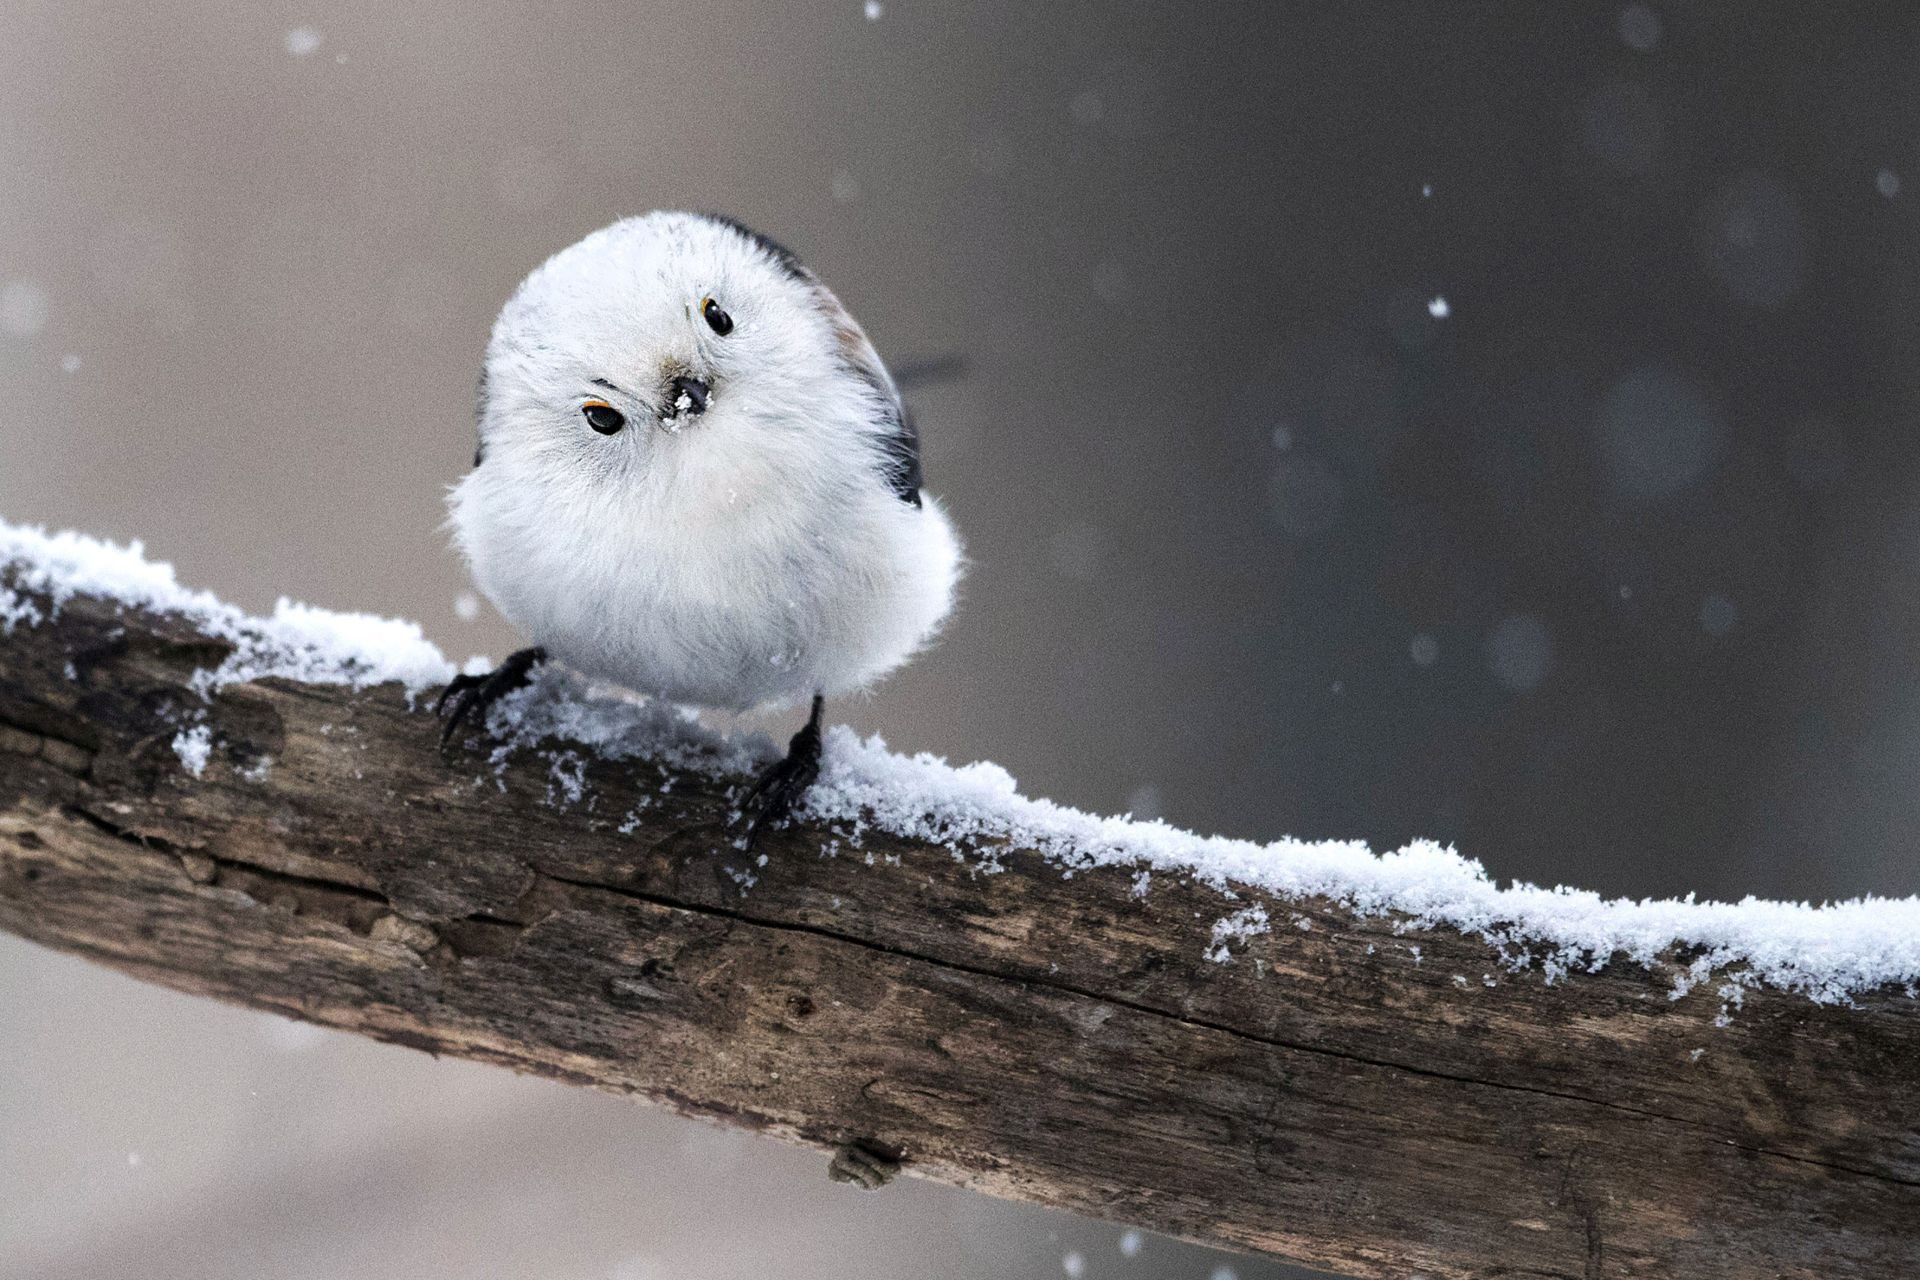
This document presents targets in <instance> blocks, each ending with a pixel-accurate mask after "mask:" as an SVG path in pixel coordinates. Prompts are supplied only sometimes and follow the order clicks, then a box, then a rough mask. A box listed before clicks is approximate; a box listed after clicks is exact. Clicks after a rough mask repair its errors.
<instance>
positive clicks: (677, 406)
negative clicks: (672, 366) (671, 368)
mask: <svg viewBox="0 0 1920 1280" xmlns="http://www.w3.org/2000/svg"><path fill="white" fill-rule="evenodd" d="M670 387H671V390H672V391H673V401H672V405H673V412H674V414H675V415H676V416H677V415H679V414H682V413H685V414H691V415H698V414H702V413H705V412H706V411H707V397H708V396H709V395H711V394H712V390H713V389H712V388H711V387H709V386H708V385H707V384H706V383H705V382H703V381H702V380H701V379H699V378H693V377H689V376H687V375H686V374H681V375H680V376H679V377H677V378H675V379H674V380H673V382H672V383H671V384H670Z"/></svg>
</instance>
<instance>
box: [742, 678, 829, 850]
mask: <svg viewBox="0 0 1920 1280" xmlns="http://www.w3.org/2000/svg"><path fill="white" fill-rule="evenodd" d="M825 706H826V701H825V699H823V698H821V697H820V695H819V694H815V695H814V697H813V714H811V715H809V716H808V717H807V723H806V724H805V725H803V726H801V729H800V732H798V733H796V734H794V735H793V739H792V741H790V742H788V743H787V754H786V755H785V756H783V757H782V758H780V759H778V760H776V761H774V762H773V763H772V764H771V765H768V766H767V770H766V772H764V773H762V774H761V775H760V780H759V781H758V782H756V783H754V784H753V790H751V791H749V792H747V798H746V801H745V802H744V803H743V804H742V805H741V806H740V807H741V809H742V810H746V809H752V808H755V807H757V808H758V810H759V811H758V812H757V813H755V814H754V815H753V825H752V826H751V827H749V828H747V848H749V849H751V848H753V846H754V844H755V842H757V841H758V840H759V839H760V833H761V832H762V831H764V830H766V829H767V828H768V827H770V826H772V825H773V824H774V823H776V822H779V821H780V820H781V819H783V818H785V817H786V816H787V814H789V813H791V812H792V811H793V806H794V803H795V802H796V801H797V800H799V799H800V797H801V796H803V795H805V794H806V793H807V788H808V787H810V786H812V785H813V780H814V779H815V778H817V777H819V776H820V714H821V712H822V710H824V708H825Z"/></svg>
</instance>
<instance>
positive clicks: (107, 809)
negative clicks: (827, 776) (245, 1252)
mask: <svg viewBox="0 0 1920 1280" xmlns="http://www.w3.org/2000/svg"><path fill="white" fill-rule="evenodd" d="M5 582H6V578H5V576H4V575H0V585H3V584H5ZM12 585H13V586H14V587H15V588H17V589H19V591H20V594H16V595H15V596H13V597H12V599H13V600H14V602H15V605H16V607H15V609H14V611H13V612H14V616H15V618H16V620H17V619H18V618H19V617H20V616H23V614H22V610H21V609H20V608H18V607H17V606H18V604H19V602H20V601H22V600H24V601H25V602H26V604H27V605H28V606H30V607H31V608H32V610H33V615H32V616H37V617H39V618H42V619H44V620H43V621H40V622H39V623H38V625H29V624H27V623H22V624H21V625H18V626H16V627H15V628H14V629H13V631H12V633H11V635H10V636H9V637H8V638H7V639H6V640H5V641H4V642H0V928H5V929H8V930H10V931H13V932H15V933H18V934H21V935H23V936H25V937H28V938H31V939H34V940H36V941H39V942H41V943H44V944H46V945H49V946H54V947H59V948H62V949H64V950H68V951H73V952H77V953H79V954H82V955H86V956H89V957H91V958H94V959H96V960H99V961H101V962H103V963H106V964H109V965H112V966H114V967H116V968H118V969H121V970H124V971H126V972H128V973H131V974H134V975H135V976H138V977H141V978H145V979H148V980H151V981H156V982H160V983H164V984H166V985H168V986H171V987H175V988H178V989H181V990H185V991H189V992H196V993H201V994H206V995H212V996H216V997H219V998H222V999H226V1000H231V1001H236V1002H239V1003H243V1004H247V1005H251V1006H254V1007H257V1008H265V1009H272V1010H275V1011H278V1012H282V1013H286V1014H290V1015H292V1016H295V1017H300V1018H306V1019H310V1020H312V1021H315V1022H321V1023H325V1024H327V1025H330V1026H335V1027H341V1028H345V1029H348V1030H353V1031H358V1032H360V1033H362V1034H366V1035H370V1036H374V1037H377V1038H379V1039H383V1040H388V1041H394V1042H398V1043H402V1044H408V1045H413V1046H416V1047H418V1048H421V1049H425V1050H427V1051H429V1052H432V1053H449V1054H456V1055H459V1056H462V1057H469V1058H477V1059H481V1060H485V1061H490V1062H497V1063H501V1064H504V1065H507V1066H511V1067H513V1068H515V1069H517V1070H522V1071H531V1072H537V1073H540V1074H543V1075H549V1076H555V1077H559V1078H562V1079H566V1080H570V1081H574V1082H577V1083H581V1084H591V1085H595V1086H598V1087H601V1088H605V1089H611V1090H615V1091H619V1092H623V1093H631V1094H637V1095H641V1096H644V1097H646V1098H649V1099H652V1100H654V1101H657V1102H664V1103H667V1104H669V1105H671V1106H674V1107H677V1108H679V1109H680V1110H682V1111H686V1112H690V1113H695V1114H700V1115H704V1116H709V1117H716V1118H719V1119H721V1120H723V1121H725V1122H727V1123H730V1124H736V1125H742V1126H747V1127H751V1128H754V1129H759V1130H763V1131H766V1132H771V1133H774V1134H778V1135H780V1136H782V1137H785V1138H788V1139H790V1140H794V1141H798V1142H803V1143H809V1144H813V1145H815V1146H818V1147H821V1148H825V1149H835V1148H842V1147H844V1146H845V1145H846V1144H853V1145H854V1146H855V1147H856V1148H858V1149H859V1150H862V1151H865V1152H867V1153H868V1154H870V1155H871V1156H874V1157H877V1158H879V1159H880V1160H881V1161H882V1162H884V1161H887V1160H894V1161H898V1162H900V1163H901V1164H902V1165H903V1166H904V1168H905V1169H906V1170H907V1171H908V1172H911V1173H914V1174H918V1175H921V1176H925V1177H930V1178H934V1179H937V1180H940V1181H943V1182H948V1183H953V1184H956V1185H960V1186H966V1187H973V1188H977V1189H979V1190H982V1191H986V1192H989V1193H992V1194H996V1195H1002V1196H1010V1197H1014V1198H1018V1199H1023V1200H1031V1201H1036V1202H1039V1203H1042V1204H1048V1205H1054V1206H1059V1207H1063V1208H1068V1209H1073V1210H1078V1211H1080V1212H1084V1213H1089V1214H1094V1215H1097V1216H1100V1217H1103V1218H1110V1219H1115V1220H1119V1221H1125V1222H1130V1223H1138V1224H1141V1225H1145V1226H1149V1227H1153V1228H1156V1229H1159V1230H1162V1231H1167V1232H1171V1233H1173V1234H1176V1235H1180V1236H1185V1237H1188V1238H1192V1239H1196V1240H1202V1241H1206V1242H1210V1243H1215V1244H1223V1245H1228V1246H1233V1247H1239V1248H1244V1249H1249V1250H1255V1251H1259V1252H1263V1253H1269V1254H1274V1255H1279V1256H1283V1257H1288V1258H1293V1259H1298V1260H1301V1261H1305V1262H1309V1263H1313V1264H1317V1265H1320V1266H1324V1267H1327V1268H1330V1269H1333V1270H1336V1271H1341V1272H1345V1273H1348V1274H1351V1275H1354V1276H1366V1277H1376V1276H1377V1277H1387V1276H1393V1277H1403V1276H1406V1275H1409V1274H1418V1275H1422V1276H1428V1277H1488V1276H1527V1277H1569V1278H1572V1277H1579V1278H1582V1280H1590V1278H1592V1277H1600V1276H1606V1277H1615V1276H1648V1277H1653V1276H1659V1277H1681V1276H1684V1277H1689V1278H1693V1280H1711V1278H1714V1277H1762V1276H1766V1277H1774V1276H1806V1277H1820V1278H1821V1280H1839V1278H1842V1277H1894V1276H1903V1277H1904V1276H1910V1275H1912V1274H1914V1273H1915V1271H1916V1268H1920V1071H1916V1069H1915V1066H1916V1063H1920V1002H1916V1000H1915V999H1914V998H1913V997H1912V996H1911V995H1909V994H1903V993H1902V992H1900V991H1896V990H1888V991H1881V992H1878V993H1873V994H1868V995H1864V996H1861V997H1860V998H1859V999H1858V1000H1857V1001H1856V1003H1855V1004H1854V1005H1853V1006H1852V1007H1845V1006H1837V1005H1822V1004H1816V1003H1813V1002H1811V1001H1809V1000H1807V999H1806V998H1804V997H1803V996H1800V995H1795V994H1791V993H1785V992H1779V991H1774V990H1770V989H1767V988H1765V987H1749V988H1747V989H1745V990H1744V991H1742V992H1741V993H1740V994H1739V995H1738V996H1737V997H1735V998H1736V1000H1738V1001H1739V1002H1740V1003H1739V1007H1738V1008H1737V1009H1734V1010H1731V1011H1728V1010H1726V1009H1725V1005H1726V1003H1727V998H1726V997H1725V996H1723V995H1722V994H1719V993H1718V992H1716V991H1715V990H1713V989H1712V987H1713V984H1711V983H1709V984H1705V985H1702V986H1697V987H1695V988H1694V989H1693V990H1691V991H1690V992H1689V993H1687V994H1685V995H1684V996H1683V997H1681V998H1678V999H1675V998H1672V996H1673V989H1674V988H1673V983H1672V981H1671V977H1672V975H1671V973H1670V972H1668V973H1662V972H1658V971H1649V970H1648V969H1647V968H1645V967H1643V966H1641V965H1638V964H1630V963H1627V962H1625V961H1619V962H1616V963H1613V964H1609V965H1607V966H1606V967H1605V968H1603V969H1601V970H1599V971H1597V972H1583V973H1579V974H1576V975H1574V976H1571V977H1565V978H1562V979H1561V980H1559V981H1557V982H1549V981H1548V980H1547V979H1546V977H1545V976H1544V975H1543V974H1542V973H1541V972H1539V970H1538V968H1537V967H1534V968H1527V967H1525V966H1524V965H1523V966H1521V967H1520V968H1519V970H1518V971H1516V969H1515V959H1514V956H1513V955H1511V954H1503V953H1502V952H1501V951H1500V950H1497V949H1496V948H1494V947H1493V946H1491V945H1490V944H1489V943H1487V942H1485V941H1483V940H1481V939H1479V938H1475V937H1469V936H1465V935H1463V934H1461V933H1459V932H1456V931H1453V930H1450V929H1444V928H1436V929H1425V930H1420V931H1418V932H1410V931H1409V924H1408V922H1407V921H1406V920H1404V919H1396V918H1394V917H1391V916H1365V917H1363V916H1361V915H1358V914H1356V913H1355V912H1353V911H1352V910H1350V909H1347V908H1345V907H1341V906H1337V905H1336V904H1334V903H1332V902H1329V901H1326V900H1321V899H1310V900H1285V899H1281V898H1279V897H1276V896H1273V895H1271V894H1266V893H1261V892H1258V891H1255V890H1251V889H1247V890H1244V891H1241V892H1239V893H1238V896H1237V897H1236V898H1233V899H1232V900H1228V899H1226V898H1223V895H1222V892H1221V891H1220V890H1218V889H1216V888H1213V887H1209V886H1208V885H1206V884H1203V883H1200V882H1198V881H1197V880H1194V881H1187V882H1179V881H1178V880H1177V879H1176V878H1174V877H1169V876H1166V875H1160V876H1157V877H1156V878H1155V879H1154V882H1153V886H1152V889H1151V892H1149V893H1146V894H1144V895H1143V894H1140V893H1137V892H1136V884H1135V878H1134V876H1133V875H1132V874H1130V873H1129V872H1127V871H1126V870H1123V869H1118V868H1112V867H1093V868H1091V869H1087V870H1082V871H1080V872H1077V873H1075V874H1072V875H1071V876H1067V875H1063V874H1062V871H1061V868H1060V866H1059V865H1058V863H1057V861H1055V860H1049V859H1047V858H1044V857H1042V856H1040V855H1038V854H1036V853H1034V852H1032V851H1027V850H1022V849H1018V848H1000V849H998V850H995V851H994V854H995V856H994V859H993V864H994V867H995V868H997V869H994V870H988V869H986V868H983V866H982V865H981V863H980V861H979V860H978V859H975V858H970V857H962V856H958V855H957V854H956V852H955V851H954V850H953V849H951V848H949V847H947V846H945V845H940V844H927V843H922V842H918V841H914V840H909V839H904V838H900V837H898V836H894V835H889V834H886V833H885V832H883V831H880V830H877V829H873V828H868V829H866V830H864V831H854V830H853V829H851V828H850V827H848V825H847V824H845V823H841V824H839V825H838V826H837V827H836V826H828V825H821V824H815V825H800V826H796V827H793V828H789V829H787V830H783V831H779V832H774V833H772V834H770V835H769V836H768V838H767V839H766V840H765V842H764V847H765V852H766V853H767V854H768V857H767V861H766V863H765V865H756V864H755V862H754V861H753V860H752V859H750V858H748V856H747V855H745V854H744V853H743V852H742V851H741V850H740V849H739V848H738V847H737V845H736V840H737V837H738V834H739V828H738V825H737V824H735V823H733V822H732V811H731V799H732V796H733V795H734V794H735V793H736V792H737V790H738V788H739V786H740V785H741V783H742V782H743V781H744V778H743V777H741V776H737V775H732V774H729V773H728V772H726V769H725V765H726V762H725V761H724V760H721V759H719V758H718V757H715V756H712V755H708V756H706V757H704V758H702V757H701V756H700V754H699V753H698V752H692V751H691V750H689V751H682V752H680V753H678V754H670V755H669V756H665V757H662V758H660V759H655V760H648V761H633V760H627V761H614V760H607V759H603V758H598V757H596V756H594V755H592V754H591V753H589V752H585V751H575V752H573V753H571V754H565V752H566V748H565V744H558V743H556V744H552V749H551V750H550V751H548V752H546V753H542V752H540V751H525V750H523V751H520V752H518V753H516V754H514V755H513V756H512V758H510V759H508V760H506V761H505V762H504V763H499V762H497V761H494V760H492V759H490V758H489V757H488V756H487V755H486V754H485V748H484V744H482V746H481V748H480V749H479V750H478V751H475V750H469V751H467V752H466V753H464V754H460V755H457V756H456V757H454V758H452V759H448V758H445V757H443V756H441V755H440V754H439V753H438V752H437V751H436V750H435V736H436V726H435V724H434V722H433V721H432V720H431V718H430V717H428V716H427V715H425V714H423V713H422V712H420V711H418V710H414V709H411V708H410V706H409V699H408V698H407V697H406V696H405V694H404V693H403V692H402V691H401V690H400V689H399V688H398V687H397V686H395V685H384V686H378V687H374V688H370V689H364V690H358V691H356V690H354V689H352V688H349V687H344V686H338V685H331V686H330V685H313V684H301V683H295V682H292V681H287V680H280V679H267V680H261V681H257V682H253V683H238V684H231V685H227V686H225V687H223V688H220V689H219V690H218V691H217V692H214V693H212V695H211V696H210V697H208V696H205V695H204V694H203V692H202V691H203V690H204V689H205V688H206V687H207V686H206V682H205V680H204V677H201V678H200V679H199V681H198V682H196V674H197V673H203V672H205V671H206V670H208V669H210V668H213V667H217V666H218V665H219V664H220V663H222V662H223V661H225V660H226V659H227V658H228V656H229V655H230V654H231V652H232V650H233V643H232V641H231V639H230V638H222V637H220V636H216V635H211V634H208V633H206V632H205V631H203V630H201V629H198V628H197V627H196V626H195V625H194V624H193V623H191V622H189V621H187V620H186V619H184V618H182V617H179V616H171V615H165V614H155V613H150V612H145V611H142V610H139V609H132V608H125V607H123V606H120V605H117V604H114V603H112V602H109V601H105V600H101V599H95V598H89V597H86V596H76V597H74V598H71V599H66V600H64V601H55V600H54V599H52V598H49V597H48V596H46V595H45V594H42V595H40V596H37V597H36V596H34V595H32V594H31V593H30V592H28V591H27V590H26V588H27V587H28V586H30V585H31V584H29V583H23V582H21V581H19V580H17V579H16V580H15V581H14V582H13V583H12ZM5 603H6V598H5V593H4V592H0V605H4V604H5ZM56 604H57V605H58V607H56ZM0 612H4V610H0ZM202 717H203V719H197V718H202ZM196 724H198V725H200V726H201V727H202V728H204V730H205V732H204V736H203V737H200V736H198V735H196V738H189V739H186V740H182V739H181V734H182V731H183V729H190V728H191V727H193V726H194V725H196ZM196 739H197V740H198V741H202V742H204V744H205V746H206V748H207V753H206V759H205V763H204V766H203V767H202V769H201V771H200V773H199V775H198V776H195V774H194V772H193V771H192V769H191V768H190V767H189V766H190V765H191V764H193V763H197V762H198V757H197V753H196V752H195V750H194V749H193V747H194V743H195V741H196ZM562 765H564V769H562ZM556 770H561V773H557V772H556ZM562 773H564V776H562ZM556 779H558V782H556ZM576 783H577V784H578V785H577V787H576V785H575V784H576ZM556 787H557V788H558V789H557V790H556ZM1252 906H1259V907H1261V908H1263V909H1264V910H1265V912H1266V913H1267V915H1268V917H1269V918H1270V919H1271V920H1272V921H1273V922H1274V927H1273V928H1272V930H1271V931H1270V932H1267V933H1256V934H1253V935H1251V936H1247V937H1245V938H1241V939H1238V940H1230V941H1229V942H1228V943H1227V944H1226V945H1227V947H1228V949H1229V950H1230V951H1231V952H1232V959H1231V960H1230V961H1229V962H1225V963H1221V962H1217V961H1215V960H1211V959H1209V958H1207V957H1208V952H1209V950H1210V949H1211V948H1212V947H1213V946H1214V943H1215V939H1214V936H1213V932H1212V930H1213V926H1214V924H1215V922H1216V921H1218V920H1220V918H1221V917H1222V915H1223V914H1226V913H1228V912H1231V911H1234V910H1238V909H1245V908H1249V907H1252ZM1691 958H1692V957H1690V956H1687V955H1673V956H1670V957H1668V959H1669V960H1670V961H1671V963H1672V965H1673V966H1682V967H1683V966H1684V965H1685V963H1686V962H1687V961H1688V960H1689V959H1691ZM1727 1012H1731V1015H1732V1017H1731V1022H1730V1023H1729V1024H1728V1025H1724V1026H1722V1025H1716V1023H1717V1022H1720V1021H1725V1020H1726V1019H1725V1017H1724V1015H1725V1014H1726V1013H1727Z"/></svg>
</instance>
